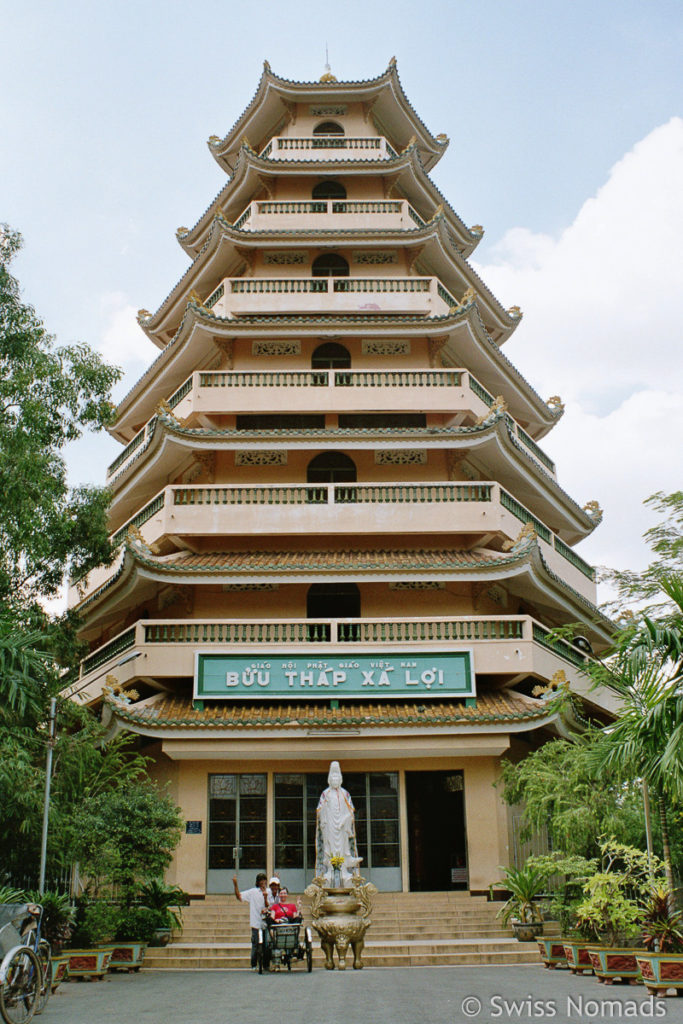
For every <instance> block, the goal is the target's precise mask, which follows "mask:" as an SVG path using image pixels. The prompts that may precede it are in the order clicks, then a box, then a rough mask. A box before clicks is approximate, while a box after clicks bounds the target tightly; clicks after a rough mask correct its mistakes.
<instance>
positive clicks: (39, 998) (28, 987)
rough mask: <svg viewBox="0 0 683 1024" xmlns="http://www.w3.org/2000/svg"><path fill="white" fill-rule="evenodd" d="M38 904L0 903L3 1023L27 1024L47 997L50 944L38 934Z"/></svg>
mask: <svg viewBox="0 0 683 1024" xmlns="http://www.w3.org/2000/svg"><path fill="white" fill-rule="evenodd" d="M42 917H43V908H42V907H41V906H40V905H39V904H38V903H0V957H1V959H0V1014H2V1019H3V1020H4V1021H5V1024H28V1022H29V1021H30V1020H31V1019H32V1017H33V1015H34V1014H35V1013H41V1012H42V1010H44V1009H45V1004H46V1003H47V1001H48V999H49V997H50V985H51V981H52V962H51V961H52V958H51V953H50V943H49V942H47V941H46V939H41V937H40V926H41V922H42Z"/></svg>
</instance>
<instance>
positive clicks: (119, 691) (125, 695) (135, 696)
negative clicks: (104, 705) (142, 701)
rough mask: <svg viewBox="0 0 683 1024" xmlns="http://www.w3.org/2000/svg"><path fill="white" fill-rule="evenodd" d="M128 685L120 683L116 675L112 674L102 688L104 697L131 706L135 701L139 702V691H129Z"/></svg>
mask: <svg viewBox="0 0 683 1024" xmlns="http://www.w3.org/2000/svg"><path fill="white" fill-rule="evenodd" d="M126 686H127V684H126V683H120V682H119V681H118V679H117V678H116V676H115V675H112V674H111V673H110V674H109V675H108V676H107V678H106V680H105V683H104V686H103V687H102V696H103V697H104V698H105V699H106V698H107V697H108V698H109V699H110V700H118V701H120V702H121V703H122V704H130V703H131V702H133V701H136V700H139V698H140V694H139V693H138V691H137V690H127V689H125V687H126Z"/></svg>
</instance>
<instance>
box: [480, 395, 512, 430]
mask: <svg viewBox="0 0 683 1024" xmlns="http://www.w3.org/2000/svg"><path fill="white" fill-rule="evenodd" d="M507 410H508V404H507V402H506V401H505V399H504V398H503V396H502V395H496V397H495V399H494V401H493V405H492V406H491V407H490V409H488V410H487V411H486V412H485V413H484V415H483V416H480V417H479V419H478V420H477V421H476V423H475V424H474V425H475V427H484V426H486V427H488V426H489V425H490V424H491V423H495V422H496V420H499V419H500V418H501V416H504V415H505V413H506V412H507Z"/></svg>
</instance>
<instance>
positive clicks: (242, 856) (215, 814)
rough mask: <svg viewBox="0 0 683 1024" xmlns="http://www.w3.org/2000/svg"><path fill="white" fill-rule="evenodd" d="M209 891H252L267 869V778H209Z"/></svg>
mask: <svg viewBox="0 0 683 1024" xmlns="http://www.w3.org/2000/svg"><path fill="white" fill-rule="evenodd" d="M208 839H209V858H208V868H207V872H206V891H207V892H232V876H233V875H234V874H235V873H236V874H237V884H238V885H239V887H240V889H249V888H250V887H251V886H252V885H253V884H254V879H255V877H256V874H257V873H258V872H259V871H265V870H266V776H265V775H210V776H209V836H208Z"/></svg>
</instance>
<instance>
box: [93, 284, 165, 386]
mask: <svg viewBox="0 0 683 1024" xmlns="http://www.w3.org/2000/svg"><path fill="white" fill-rule="evenodd" d="M100 306H101V309H102V317H103V321H104V326H103V329H102V331H101V334H100V339H99V342H98V343H97V350H98V352H100V353H101V354H102V355H103V356H104V358H105V359H106V360H107V361H108V362H110V363H114V364H115V365H116V366H120V367H121V368H122V369H123V371H124V376H123V378H122V380H121V381H120V382H119V383H118V385H117V386H116V389H115V391H114V399H115V400H118V399H120V398H121V397H122V396H123V395H125V394H126V393H127V392H128V391H129V390H130V388H131V387H132V386H133V384H134V383H135V382H136V380H137V379H138V378H139V377H140V375H141V374H142V373H143V371H144V370H145V369H146V368H147V366H149V364H150V363H151V362H152V360H153V359H155V358H156V356H157V355H158V354H159V353H158V351H157V349H156V347H155V346H154V345H153V344H152V342H151V341H150V340H149V338H148V337H147V335H146V334H145V333H144V331H143V330H142V328H141V327H140V325H139V324H138V322H137V319H136V318H137V309H136V308H135V307H134V306H133V305H131V303H130V302H129V301H128V299H127V296H126V295H124V294H123V293H122V292H108V293H106V294H105V295H103V296H102V297H101V299H100Z"/></svg>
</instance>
